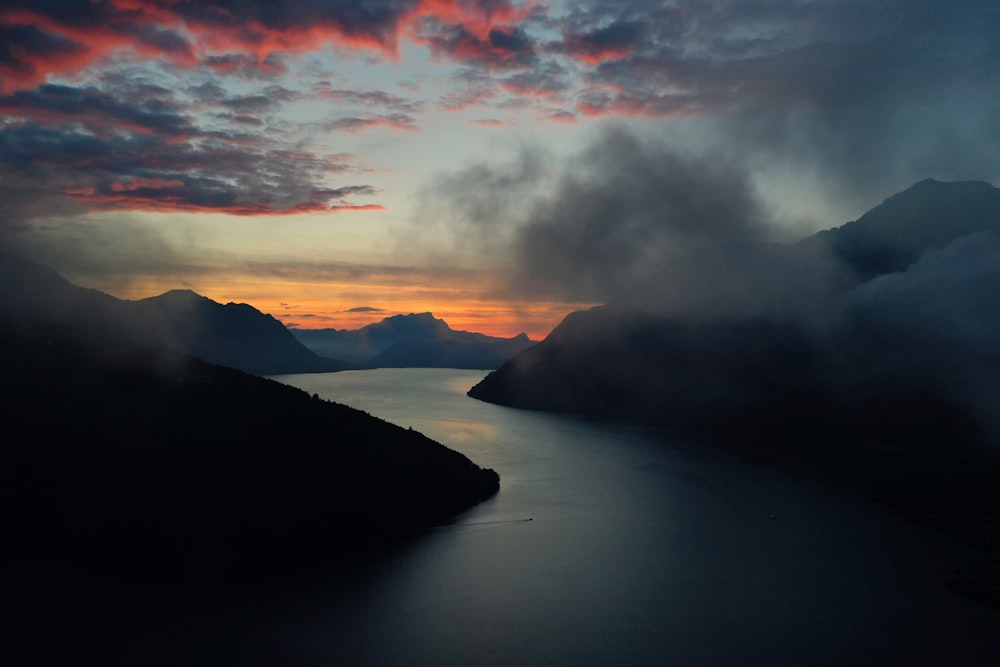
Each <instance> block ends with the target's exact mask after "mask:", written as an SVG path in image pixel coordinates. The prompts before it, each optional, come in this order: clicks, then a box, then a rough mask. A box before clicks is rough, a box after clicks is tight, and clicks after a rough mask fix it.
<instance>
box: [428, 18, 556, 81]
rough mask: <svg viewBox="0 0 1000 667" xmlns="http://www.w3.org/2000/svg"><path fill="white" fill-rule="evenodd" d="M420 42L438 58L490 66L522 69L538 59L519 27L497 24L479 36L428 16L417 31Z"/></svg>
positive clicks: (533, 46)
mask: <svg viewBox="0 0 1000 667" xmlns="http://www.w3.org/2000/svg"><path fill="white" fill-rule="evenodd" d="M417 39H418V40H419V41H420V42H422V43H424V44H426V45H427V46H428V47H429V48H430V49H431V51H432V52H433V53H434V54H436V55H437V56H439V57H444V58H447V59H449V60H454V61H456V62H459V63H462V64H464V65H469V66H475V67H484V68H488V69H500V70H505V69H520V68H526V67H531V66H533V65H534V64H535V63H536V61H537V49H536V45H535V43H534V40H533V39H532V38H531V37H529V36H528V34H527V33H526V32H525V31H524V30H522V29H520V28H518V27H504V26H497V27H493V28H491V29H490V30H489V32H488V33H487V34H485V35H482V36H480V35H476V34H474V33H472V32H470V31H469V30H468V29H467V28H466V27H465V26H464V25H462V24H444V23H442V22H440V21H437V20H433V19H428V20H425V21H424V23H423V25H422V26H421V28H420V29H419V31H418V38H417Z"/></svg>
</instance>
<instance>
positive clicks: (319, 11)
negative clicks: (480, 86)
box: [0, 0, 528, 92]
mask: <svg viewBox="0 0 1000 667" xmlns="http://www.w3.org/2000/svg"><path fill="white" fill-rule="evenodd" d="M11 4H13V5H16V6H11V7H8V8H6V9H0V91H6V92H10V91H12V90H20V89H25V88H31V87H34V86H36V85H38V84H40V83H42V82H44V81H45V80H46V78H47V77H48V76H49V75H50V74H68V73H73V72H76V71H78V70H80V69H82V68H83V67H86V66H87V65H89V64H91V63H93V62H95V61H97V60H99V59H100V58H102V57H105V56H108V55H110V54H112V53H114V52H115V51H119V50H129V51H131V52H133V53H135V54H137V55H138V56H139V57H142V58H166V59H167V60H169V61H171V62H173V63H174V64H176V65H179V66H185V67H190V66H195V65H199V64H202V65H205V66H211V67H215V68H222V69H226V68H244V67H246V66H247V65H253V64H255V65H256V67H257V68H259V69H261V70H275V69H276V68H278V67H279V66H278V65H276V64H275V62H274V61H273V59H271V60H269V57H270V56H272V55H273V54H276V53H291V54H296V53H303V52H308V51H314V50H317V49H320V48H323V47H326V46H328V45H333V46H335V47H338V48H345V49H374V50H377V51H379V52H381V53H382V54H384V55H385V56H387V57H390V58H395V57H396V56H397V54H398V42H399V39H400V37H401V36H402V35H404V34H405V35H410V36H411V37H412V36H413V35H415V34H416V30H415V26H417V25H418V24H421V23H423V22H425V21H427V20H432V21H435V22H437V23H438V24H439V25H452V26H461V28H462V30H463V32H464V33H465V34H467V35H469V36H472V37H474V41H478V42H479V43H480V44H490V43H491V36H492V37H493V39H492V41H493V42H496V41H497V38H498V37H500V38H503V37H504V36H506V37H508V38H509V37H510V36H511V34H513V33H512V31H514V30H515V29H516V28H512V27H498V26H501V25H503V26H513V25H516V24H517V23H518V22H520V21H522V20H523V19H524V18H525V16H526V15H527V13H528V10H521V9H518V8H517V7H515V6H514V5H513V4H511V3H510V2H507V1H506V0H493V1H490V2H473V1H470V0H400V1H399V2H397V3H390V4H388V5H376V6H373V7H366V6H365V5H362V4H359V5H358V6H349V5H346V4H341V3H336V4H333V5H322V4H318V3H309V4H308V5H306V4H302V5H299V4H297V3H277V4H276V3H273V2H267V1H265V0H249V1H247V2H243V3H240V4H239V12H240V15H234V14H233V13H232V12H231V11H229V9H228V8H227V7H223V6H220V5H218V4H215V3H211V2H204V3H186V2H185V3H178V2H174V1H173V0H108V1H107V2H102V3H89V2H88V3H83V2H80V3H77V6H76V7H75V10H74V11H73V12H72V13H70V12H66V11H57V8H56V7H54V6H52V5H50V4H41V5H35V4H32V3H31V2H27V1H25V0H13V2H12V3H11ZM458 55H459V56H460V57H464V56H463V55H462V54H458ZM470 55H471V54H470ZM494 55H496V54H494Z"/></svg>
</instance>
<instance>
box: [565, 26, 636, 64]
mask: <svg viewBox="0 0 1000 667" xmlns="http://www.w3.org/2000/svg"><path fill="white" fill-rule="evenodd" d="M647 26H648V23H647V22H645V21H640V20H617V21H614V22H613V23H610V24H608V25H602V26H600V27H597V28H594V29H592V30H589V31H587V32H583V33H576V34H574V33H569V34H566V35H564V37H563V42H562V43H561V44H558V45H555V46H553V47H552V48H553V49H554V50H556V51H557V52H560V53H565V54H567V55H569V56H571V57H573V58H577V59H580V60H585V61H590V62H601V61H603V60H608V59H611V58H621V57H623V56H626V55H628V54H630V53H632V52H633V51H634V50H635V49H637V48H638V47H639V46H640V45H641V44H642V43H643V42H644V41H645V36H646V31H647Z"/></svg>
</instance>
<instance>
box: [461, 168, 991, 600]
mask: <svg viewBox="0 0 1000 667" xmlns="http://www.w3.org/2000/svg"><path fill="white" fill-rule="evenodd" d="M997 331H1000V190H997V189H995V188H993V187H992V186H990V185H989V184H986V183H977V182H963V183H941V182H937V181H922V182H920V183H917V184H916V185H914V186H913V187H911V188H910V189H908V190H906V191H904V192H902V193H899V194H897V195H895V196H893V197H890V198H889V199H887V200H886V201H885V202H884V203H883V204H882V205H880V206H878V207H876V208H874V209H872V210H871V211H869V212H868V213H866V214H865V215H864V216H862V217H861V218H859V219H858V220H856V221H854V222H851V223H848V224H846V225H843V226H842V227H838V228H836V229H831V230H828V231H825V232H821V233H819V234H817V235H815V236H813V237H810V238H808V239H805V240H803V241H801V242H799V243H796V244H790V245H760V246H751V245H743V246H731V247H722V246H720V247H716V248H708V249H704V248H703V249H700V250H698V251H696V252H693V253H691V254H690V255H689V256H686V257H679V258H677V260H676V261H675V262H674V263H673V265H672V266H671V267H668V268H667V269H665V271H664V273H663V274H661V275H658V276H655V277H654V278H652V279H650V280H648V281H646V282H644V283H643V284H641V285H638V286H636V287H635V288H634V289H633V290H629V291H627V292H626V293H624V294H622V295H620V296H619V297H618V298H616V299H614V300H612V301H611V302H609V303H608V304H606V305H604V306H600V307H597V308H593V309H590V310H587V311H580V312H576V313H572V314H570V315H569V316H567V317H566V318H565V320H564V321H563V322H562V323H561V324H560V325H559V326H558V327H556V328H555V329H554V330H553V331H552V333H551V334H550V335H549V336H548V337H547V338H546V339H545V340H544V341H542V342H540V343H538V344H537V345H535V346H534V347H532V348H529V349H527V350H525V351H523V352H521V353H520V354H518V355H517V356H515V357H513V358H512V359H510V360H508V361H507V362H506V363H504V364H503V365H502V366H501V367H500V368H499V369H497V370H496V371H494V372H493V373H491V374H489V375H488V376H487V377H486V378H484V379H483V380H482V381H481V382H480V383H479V384H478V385H476V386H475V387H473V388H472V389H471V390H470V391H469V395H470V396H473V397H475V398H479V399H482V400H486V401H491V402H495V403H500V404H503V405H509V406H515V407H519V408H528V409H539V410H556V411H564V412H572V413H578V414H585V415H594V416H600V417H605V418H614V419H630V420H640V421H643V422H650V423H656V424H659V425H663V426H667V427H670V428H674V429H680V430H682V431H683V432H685V433H687V434H688V435H690V436H692V437H695V438H701V439H703V440H706V441H710V442H713V443H716V444H720V445H723V446H727V447H735V448H738V449H740V450H742V451H745V452H747V453H749V454H751V455H755V456H765V457H768V458H769V459H770V460H772V461H776V462H778V463H780V464H784V465H788V464H790V463H794V464H795V465H801V464H803V463H806V464H808V465H810V466H816V465H818V466H819V467H821V468H822V469H823V470H825V471H827V472H829V471H834V472H836V473H837V474H838V475H840V476H843V477H844V478H847V479H849V480H851V481H853V482H855V483H857V484H859V485H861V486H862V487H863V488H864V489H866V490H868V491H869V492H871V493H873V494H875V495H877V496H878V497H880V498H882V499H884V500H887V501H889V502H891V503H892V504H894V505H895V506H896V507H898V508H902V509H903V510H904V511H906V512H907V513H909V514H910V515H912V516H915V517H919V518H921V519H922V520H926V521H929V522H932V523H935V524H936V525H939V526H942V527H945V528H948V529H950V530H953V531H954V532H957V533H960V534H962V535H964V536H966V537H968V536H974V538H975V539H976V540H977V541H978V542H979V543H980V544H981V545H987V546H989V547H990V548H997V547H1000V530H997V528H996V526H997V525H1000V523H998V522H997V519H998V517H1000V498H998V496H997V494H996V492H995V489H996V485H997V483H998V482H1000V468H998V461H1000V417H998V415H997V412H996V409H995V407H996V405H998V404H1000V348H998V347H997V345H996V332H997ZM991 567H992V570H989V571H987V572H980V573H979V575H981V576H979V575H977V576H979V579H978V581H980V582H984V581H985V582H987V583H986V585H985V586H984V585H980V584H977V585H974V586H967V587H968V588H971V589H974V591H975V594H976V595H977V596H978V597H980V598H989V599H991V600H992V601H993V603H995V604H1000V581H998V577H997V576H996V573H997V572H998V571H1000V568H997V567H996V566H991ZM990 571H991V572H992V574H990V573H989V572H990ZM964 581H965V583H966V584H968V580H967V579H966V580H964ZM989 582H992V583H989Z"/></svg>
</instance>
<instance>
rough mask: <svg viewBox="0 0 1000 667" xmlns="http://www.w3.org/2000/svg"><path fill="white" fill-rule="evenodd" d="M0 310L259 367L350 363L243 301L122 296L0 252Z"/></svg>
mask: <svg viewBox="0 0 1000 667" xmlns="http://www.w3.org/2000/svg"><path fill="white" fill-rule="evenodd" d="M0 272H2V276H0V277H2V280H3V283H4V285H3V287H0V314H2V313H7V314H9V315H13V316H16V317H17V318H19V319H23V320H24V322H25V325H26V326H27V325H28V324H29V323H30V326H31V327H33V328H35V329H37V330H38V332H39V333H41V331H42V330H43V329H45V328H46V327H49V328H51V330H52V331H51V332H50V333H57V332H58V331H59V330H62V329H66V328H69V329H73V330H74V331H76V332H77V334H79V335H81V336H87V337H89V338H92V339H93V342H94V343H99V342H100V340H101V339H102V338H107V337H111V336H114V337H116V338H123V337H124V338H127V339H129V340H131V341H134V342H136V343H140V344H153V345H156V346H158V347H164V348H167V349H171V350H173V351H175V352H177V353H179V354H189V355H192V356H195V357H198V358H200V359H203V360H205V361H207V362H209V363H213V364H219V365H223V366H230V367H233V368H238V369H240V370H243V371H246V372H248V373H254V374H257V375H277V374H281V373H314V372H329V371H339V370H343V369H345V368H352V367H353V366H351V365H350V364H347V363H345V362H343V361H339V360H336V359H327V358H324V357H320V356H319V355H317V354H315V353H314V352H312V351H310V350H309V349H308V348H306V347H305V346H303V345H302V344H301V343H299V342H298V341H297V340H296V339H295V337H294V336H292V334H291V333H289V332H288V330H287V329H285V327H284V325H282V324H281V323H280V322H279V321H278V320H276V319H274V318H273V317H271V316H270V315H265V314H264V313H261V312H260V311H258V310H257V309H255V308H253V307H252V306H249V305H247V304H236V303H228V304H225V305H222V304H220V303H216V302H215V301H212V300H211V299H208V298H206V297H203V296H200V295H198V294H196V293H194V292H192V291H190V290H174V291H171V292H167V293H165V294H162V295H160V296H156V297H151V298H148V299H142V300H139V301H124V300H121V299H116V298H114V297H112V296H110V295H107V294H104V293H102V292H98V291H96V290H90V289H85V288H82V287H78V286H76V285H73V284H71V283H69V282H68V281H66V280H65V279H63V278H62V277H60V276H59V275H58V274H56V273H55V272H54V271H52V270H51V269H49V268H47V267H44V266H41V265H38V264H35V263H33V262H30V261H25V260H20V259H17V258H13V257H0Z"/></svg>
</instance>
